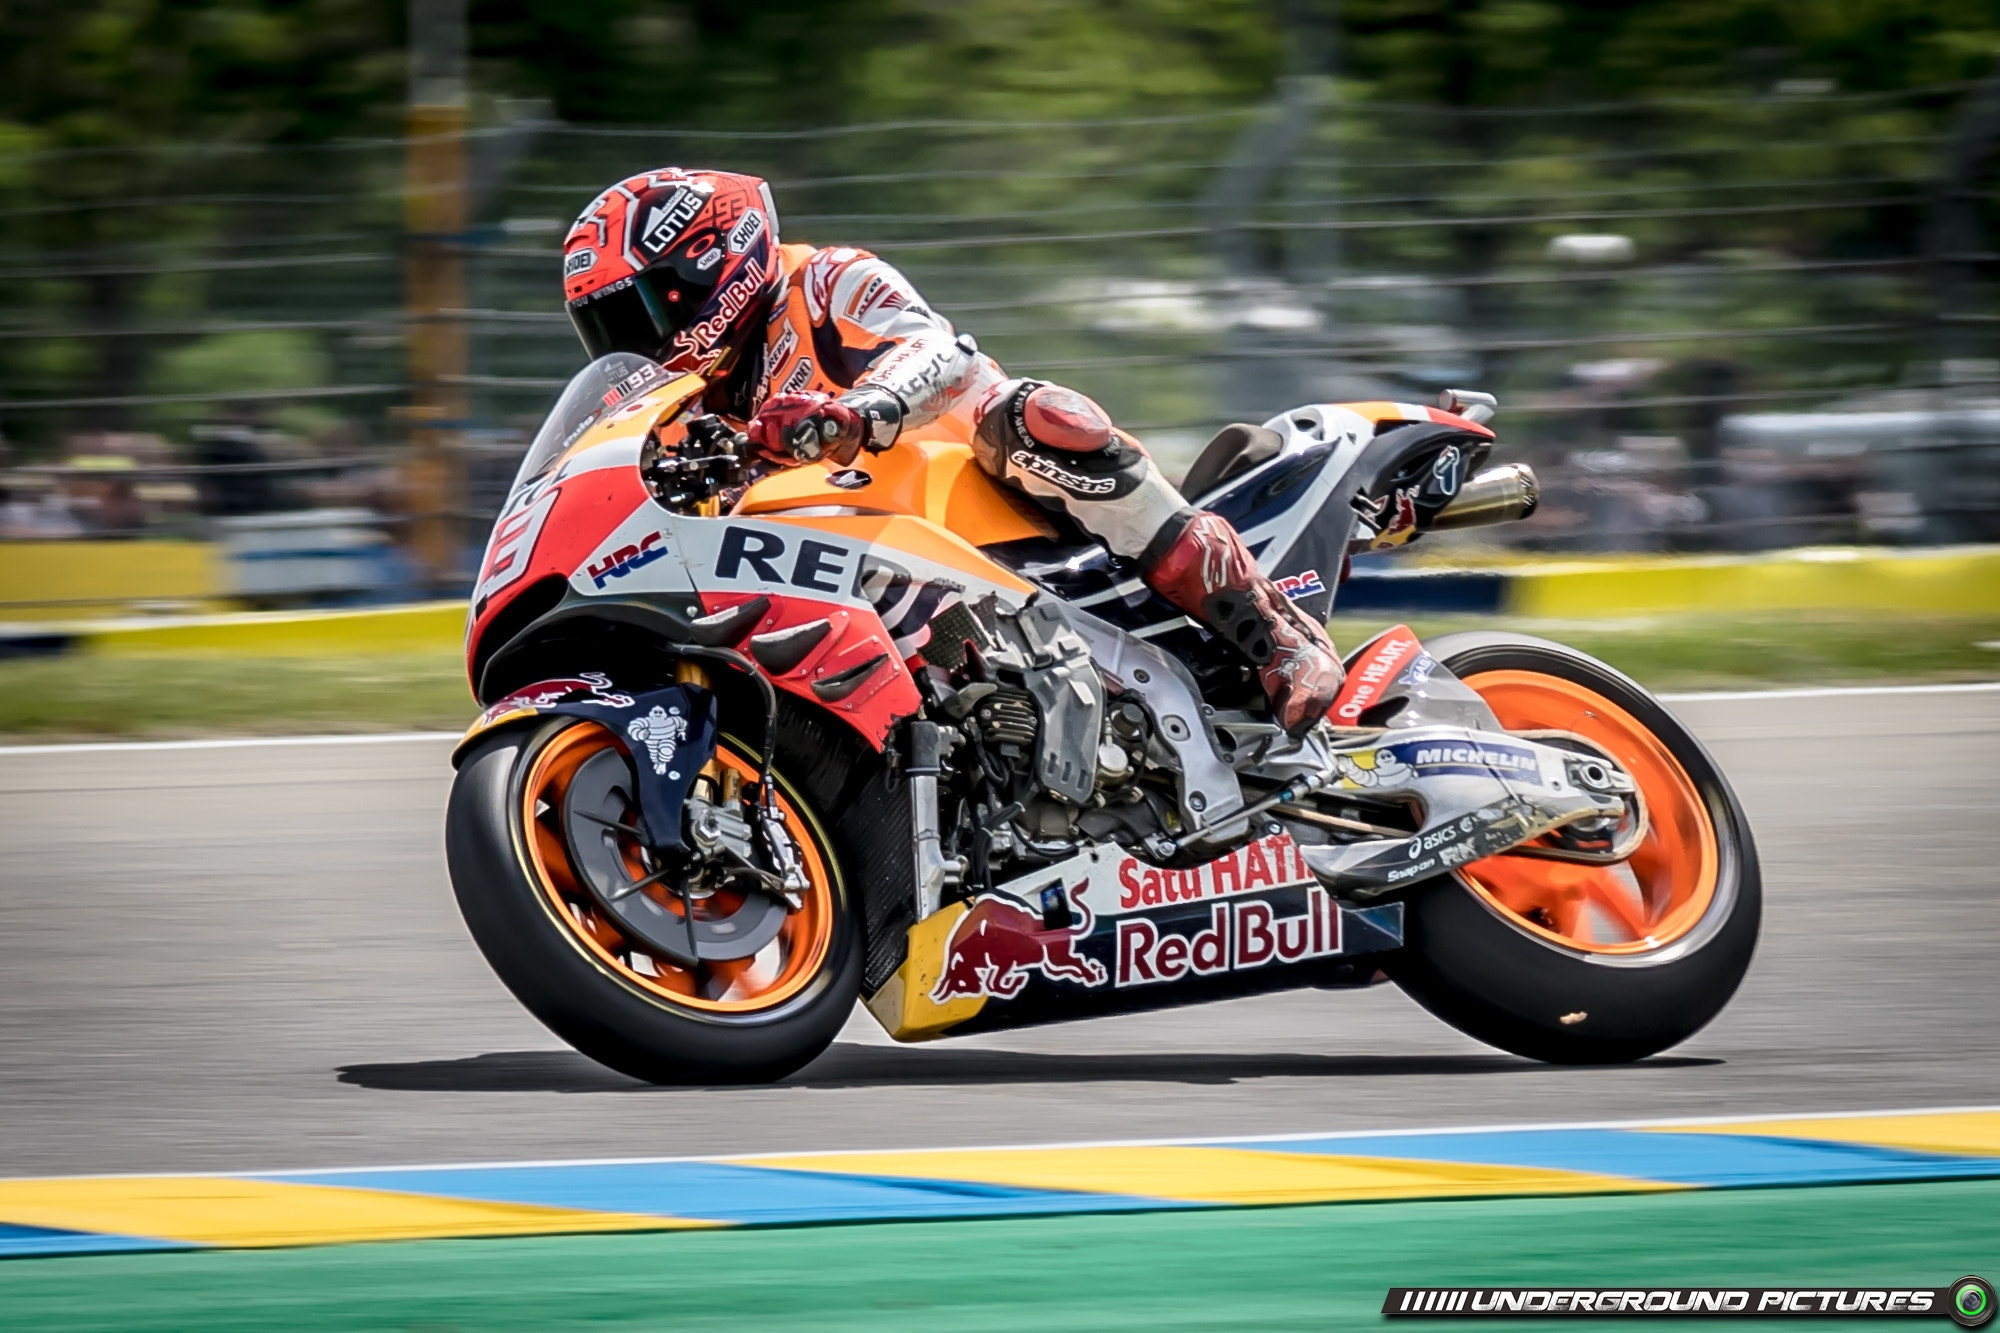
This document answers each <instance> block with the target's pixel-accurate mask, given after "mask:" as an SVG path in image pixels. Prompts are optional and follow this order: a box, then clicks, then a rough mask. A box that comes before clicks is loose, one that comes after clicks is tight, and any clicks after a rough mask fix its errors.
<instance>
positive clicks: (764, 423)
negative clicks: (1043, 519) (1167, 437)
mask: <svg viewBox="0 0 2000 1333" xmlns="http://www.w3.org/2000/svg"><path fill="white" fill-rule="evenodd" d="M563 290H564V295H565V297H566V298H567V300H568V304H569V315H570V319H571V321H572V322H573V323H574V324H575V325H576V330H577V333H578V335H579V336H580V337H581V338H582V339H583V345H584V347H585V348H586V349H588V351H589V352H590V354H591V355H592V356H593V357H597V356H603V355H605V354H606V353H609V352H620V351H622V352H634V353H638V354H640V355H643V356H648V357H651V358H653V359H654V360H656V361H658V362H660V363H661V364H663V365H664V366H665V367H666V368H667V369H669V370H672V371H677V372H682V373H691V374H698V375H701V376H703V377H704V378H706V379H708V380H709V382H710V384H711V386H712V387H711V389H710V390H709V397H708V406H709V408H710V410H711V411H716V412H720V413H723V414H725V415H728V416H733V417H735V418H737V419H739V420H744V421H747V422H748V423H749V425H748V427H747V430H748V433H749V436H750V439H751V441H752V442H753V443H754V444H755V445H756V446H757V448H758V449H759V451H760V452H761V453H762V454H763V455H764V456H765V457H767V458H768V459H770V460H771V461H773V462H774V463H777V464H779V465H783V466H795V465H797V464H800V463H807V462H812V461H815V460H818V459H822V458H826V459H830V460H832V461H834V462H837V463H839V464H840V465H841V466H843V467H844V466H846V465H848V464H850V463H852V462H853V461H854V459H855V457H856V455H857V454H858V453H859V452H860V450H861V449H862V448H864V447H866V448H868V449H869V450H871V451H875V450H882V449H887V448H889V447H890V446H891V445H893V444H894V443H895V441H896V437H897V435H898V434H899V433H900V432H902V431H904V430H908V429H911V428H913V427H916V426H922V425H925V424H927V423H929V422H932V421H935V420H937V419H938V418H939V417H943V416H946V415H952V416H956V417H958V418H960V420H961V424H962V425H963V426H965V427H966V428H967V429H966V431H965V433H966V434H968V435H969V436H970V437H971V439H972V442H973V454H974V456H975V457H976V458H977V459H978V461H979V463H980V465H981V466H982V467H983V468H985V469H986V471H987V472H989V473H990V474H992V475H993V476H994V477H996V478H998V479H999V480H1000V481H1002V482H1004V483H1005V484H1006V485H1008V486H1011V487H1013V488H1014V489H1015V490H1017V491H1020V492H1022V493H1024V494H1026V495H1027V496H1029V497H1030V498H1031V499H1033V500H1034V501H1035V502H1036V503H1038V504H1040V505H1042V506H1044V507H1047V508H1050V509H1053V510H1057V511H1060V512H1062V513H1064V514H1067V515H1068V516H1069V517H1070V518H1071V519H1072V520H1073V521H1074V522H1075V523H1076V524H1077V526H1078V527H1080V528H1082V529H1083V530H1084V531H1085V532H1088V533H1089V534H1090V535H1091V536H1092V537H1095V538H1096V539H1097V540H1098V541H1100V542H1102V543H1103V544H1104V545H1105V546H1107V547H1109V548H1110V549H1111V550H1112V551H1113V552H1115V553H1116V554H1118V555H1121V556H1125V557H1127V558H1130V559H1132V560H1135V561H1137V563H1138V567H1139V572H1140V574H1141V575H1142V576H1143V577H1144V578H1145V580H1146V583H1147V584H1148V585H1149V586H1150V587H1151V588H1152V589H1153V590H1154V591H1155V592H1157V593H1159V594H1160V595H1161V596H1162V597H1164V598H1166V599H1167V600H1168V601H1169V602H1172V603H1173V604H1174V605H1175V606H1177V607H1179V608H1180V609H1181V610H1182V611H1185V612H1186V613H1188V614H1189V615H1191V616H1194V617H1196V618H1197V619H1199V620H1200V621H1201V622H1202V623H1203V624H1204V625H1206V626H1207V627H1208V628H1209V629H1210V630H1212V631H1214V632H1215V633H1217V634H1219V635H1220V636H1221V637H1223V638H1225V639H1227V640H1228V641H1229V642H1231V643H1233V644H1235V645H1236V647H1237V648H1238V649H1239V650H1241V651H1242V652H1243V654H1244V655H1245V656H1246V657H1247V658H1248V659H1249V660H1250V661H1251V662H1252V663H1253V664H1254V665H1255V666H1256V668H1257V671H1258V675H1259V678H1260V680H1261V681H1262V683H1263V686H1264V691H1265V693H1266V695H1268V696H1269V698H1270V701H1271V707H1272V710H1273V712H1275V713H1276V715H1277V717H1278V720H1279V722H1280V723H1281V724H1282V725H1283V726H1284V728H1285V729H1286V730H1287V731H1289V732H1292V733H1293V734H1295V735H1297V734H1302V733H1304V732H1306V731H1308V730H1310V729H1311V728H1312V726H1313V725H1314V724H1315V723H1317V722H1318V721H1319V720H1320V718H1322V717H1323V716H1325V714H1326V711H1327V709H1328V708H1329V707H1331V706H1332V703H1333V700H1334V696H1335V694H1336V693H1337V692H1338V690H1339V687H1340V681H1341V665H1340V658H1339V656H1338V655H1337V654H1336V653H1335V651H1334V647H1333V644H1332V643H1331V642H1330V641H1329V640H1328V638H1327V636H1326V631H1325V629H1324V628H1323V627H1322V626H1321V625H1319V624H1318V623H1316V622H1315V621H1313V620H1312V619H1311V618H1310V617H1308V616H1306V615H1305V614H1304V613H1302V612H1301V611H1299V610H1298V609H1297V608H1296V607H1294V606H1293V605H1292V603H1291V601H1290V600H1289V599H1288V598H1287V597H1286V596H1285V595H1284V593H1282V592H1280V591H1279V589H1278V587H1277V585H1276V584H1274V583H1273V582H1272V581H1271V580H1270V579H1268V578H1266V577H1265V576H1264V575H1263V574H1262V573H1260V572H1259V571H1258V569H1257V562H1256V561H1255V560H1254V559H1253V558H1252V557H1251V555H1250V552H1249V551H1248V550H1247V549H1245V547H1244V545H1243V539H1242V538H1241V537H1240V536H1238V535H1237V533H1236V530H1235V529H1234V528H1233V527H1231V526H1230V525H1229V523H1228V522H1227V521H1226V520H1225V519H1223V518H1221V517H1220V516H1219V515H1216V514H1212V513H1208V512H1206V511H1204V510H1196V509H1194V508H1192V507H1191V506H1189V504H1188V503H1187V501H1186V500H1184V499H1182V498H1181V495H1180V493H1179V492H1178V491H1176V490H1175V489H1174V487H1173V486H1172V485H1171V484H1170V483H1169V482H1168V481H1167V479H1166V478H1165V477H1164V476H1162V475H1161V473H1160V470H1159V468H1158V467H1156V466H1154V463H1153V460H1152V458H1151V456H1149V455H1148V454H1147V453H1146V451H1145V449H1144V448H1143V447H1142V446H1141V445H1140V444H1139V442H1138V441H1137V440H1135V439H1133V438H1132V437H1131V436H1130V435H1127V434H1126V433H1124V432H1123V431H1121V430H1119V429H1117V428H1116V427H1115V426H1113V425H1112V423H1111V419H1110V417H1109V416H1107V415H1106V414H1105V412H1104V409H1102V408H1101V407H1099V406H1098V405H1097V404H1096V403H1094V402H1092V401H1091V400H1090V399H1089V398H1086V397H1085V396H1084V395H1082V394H1080V393H1077V392H1076V391H1075V390H1073V389H1066V388H1063V387H1062V386H1060V385H1056V384H1049V383H1045V382H1044V381H1041V380H1033V379H1018V378H1016V379H1010V378H1008V377H1007V375H1006V372H1004V371H1002V370H1001V369H1000V367H999V366H998V365H997V364H996V363H995V362H994V360H993V359H992V358H991V357H989V356H985V355H983V354H981V353H980V351H979V349H978V346H977V344H975V343H974V342H973V340H972V339H971V337H969V336H966V335H962V334H958V333H956V332H955V331H954V330H953V328H952V326H951V323H950V321H948V320H946V319H945V318H944V317H943V316H941V315H938V314H936V313H935V312H933V311H932V310H931V309H930V307H929V306H928V305H926V304H925V303H924V299H923V298H922V297H921V296H919V295H918V294H917V291H916V289H915V288H914V287H912V286H911V285H910V282H909V280H908V279H907V278H905V277H904V276H903V275H902V274H901V273H899V272H897V271H896V269H894V268H893V267H891V266H890V265H889V264H888V263H886V262H884V261H883V260H881V259H878V258H877V257H876V256H874V255H872V254H869V253H868V252H867V251H866V250H856V249H852V248H848V247H845V246H842V247H834V248H826V249H815V248H813V247H812V246H809V245H780V244H779V242H778V214H777V210H776V208H775V207H774V206H773V205H772V202H771V191H770V187H769V186H768V185H766V184H765V183H764V182H763V181H762V180H759V179H758V178H756V177H755V176H743V175H737V174H735V173H732V172H723V171H684V170H682V169H680V168H678V167H668V168H665V169H663V170H660V171H651V172H647V173H645V174H643V175H638V176H633V177H630V178H628V179H626V180H624V181H621V182H619V183H618V184H616V185H614V186H612V187H611V188H610V189H608V190H606V191H605V192H604V193H603V194H601V195H599V196H598V197H597V199H596V200H595V201H594V202H592V204H591V205H590V207H588V208H586V209H584V211H583V214H582V216H580V217H579V218H577V220H576V224H575V225H574V226H573V227H571V228H570V232H569V235H568V237H567V238H565V240H564V242H563Z"/></svg>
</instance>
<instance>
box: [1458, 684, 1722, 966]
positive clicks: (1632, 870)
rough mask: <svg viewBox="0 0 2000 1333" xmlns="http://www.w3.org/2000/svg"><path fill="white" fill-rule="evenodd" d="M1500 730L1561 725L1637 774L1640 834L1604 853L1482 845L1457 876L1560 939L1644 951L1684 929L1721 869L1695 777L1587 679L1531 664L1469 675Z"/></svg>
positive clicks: (1532, 927) (1579, 946)
mask: <svg viewBox="0 0 2000 1333" xmlns="http://www.w3.org/2000/svg"><path fill="white" fill-rule="evenodd" d="M1464 681H1465V684H1467V685H1468V686H1470V687H1471V688H1472V689H1473V690H1475V691H1476V692H1477V693H1478V694H1479V695H1480V696H1481V697H1482V698H1483V699H1485V701H1486V703H1487V705H1488V706H1489V707H1490V708H1492V710H1493V712H1494V715H1495V716H1496V717H1498V718H1499V720H1500V725H1501V726H1503V727H1505V728H1506V729H1507V730H1509V731H1567V732H1571V733H1574V734H1575V735H1578V736H1581V737H1583V738H1584V739H1586V740H1588V741H1590V742H1591V743H1592V744H1594V745H1596V746H1597V747H1599V748H1601V749H1602V750H1603V751H1604V752H1605V753H1606V754H1608V755H1610V756H1611V757H1612V758H1613V759H1615V760H1616V761H1617V762H1618V764H1619V765H1620V766H1621V767H1622V768H1623V769H1624V770H1625V771H1626V773H1628V774H1630V775H1631V777H1632V779H1633V781H1634V782H1635V783H1637V784H1638V787H1639V792H1640V796H1641V798H1642V799H1643V801H1644V803H1645V807H1646V813H1647V828H1646V835H1645V837H1644V838H1643V839H1641V841H1640V842H1639V845H1638V847H1637V848H1635V849H1634V851H1633V852H1632V854H1631V856H1629V857H1628V858H1626V859H1625V860H1624V861H1621V862H1618V863H1615V864H1611V865H1591V864H1582V863H1577V862H1568V861H1557V860H1547V859H1543V858H1539V857H1528V856H1510V855H1506V854H1504V853H1503V854H1501V855H1499V856H1489V857H1486V858H1484V859H1482V860H1478V861H1474V862H1472V863H1470V864H1468V865H1466V866H1463V867H1461V868H1460V870H1459V871H1458V876H1459V878H1460V879H1461V880H1462V881H1463V882H1464V883H1465V885H1466V887H1467V888H1469V889H1471V890H1472V892H1473V893H1474V894H1476V895H1477V896H1478V897H1479V898H1481V899H1482V900H1483V901H1484V902H1485V903H1486V904H1487V905H1488V906H1489V907H1491V908H1492V909H1493V910H1494V911H1496V912H1498V913H1499V914H1500V916H1501V917H1502V918H1503V919H1505V920H1507V921H1508V922H1510V923H1511V924H1513V925H1514V926H1516V927H1518V928H1519V929H1521V930H1524V931H1527V932H1528V933H1529V934H1531V935H1535V936H1537V937H1540V938H1542V939H1545V940H1547V941H1549V942H1550V943H1553V944H1557V945H1560V946H1561V947H1563V948H1565V949H1570V950H1574V951H1577V952H1580V953H1587V954H1602V955H1633V954H1647V953H1652V952H1654V951H1656V950H1660V949H1664V948H1667V947H1668V946H1670V945H1672V944H1674V943H1676V942H1677V941H1679V940H1681V939H1683V938H1685V937H1686V936H1687V935H1688V934H1689V932H1691V931H1693V930H1694V929H1695V927H1696V926H1697V925H1699V924H1700V923H1701V921H1702V920H1703V918H1704V917H1705V916H1706V915H1707V914H1708V911H1709V909H1710V907H1711V906H1712V905H1713V904H1714V902H1715V897H1716V889H1717V885H1718V883H1719V881H1720V878H1721V856H1720V853H1719V850H1718V845H1717V838H1716V829H1715V820H1714V817H1713V815H1712V814H1711V813H1710V810H1709V807H1708V803H1707V801H1705V800H1704V799H1703V798H1702V795H1701V791H1700V789H1699V788H1697V787H1696V786H1695V783H1694V779H1693V778H1691V777H1689V776H1688V772H1687V769H1686V768H1685V767H1683V766H1682V764H1681V762H1680V761H1679V760H1678V759H1676V758H1675V757H1674V755H1673V753H1672V752H1671V751H1670V750H1668V748H1667V747H1666V745H1665V744H1664V743H1663V742H1662V741H1661V740H1660V738H1659V737H1658V736H1656V735H1654V734H1653V731H1652V729H1651V728H1649V727H1647V726H1646V725H1645V724H1644V723H1642V722H1641V721H1639V719H1638V718H1636V717H1634V716H1633V715H1632V714H1631V713H1630V712H1628V711H1627V710H1626V709H1624V708H1622V707H1620V706H1619V705H1618V704H1616V703H1614V702H1613V701H1612V700H1611V699H1609V698H1607V697H1606V696H1605V695H1603V694H1601V693H1599V692H1598V691H1597V690H1594V689H1592V688H1590V687H1589V686H1587V685H1582V684H1579V683H1577V682H1575V681H1571V680H1567V679H1565V678H1563V677H1560V676H1554V675H1549V674H1545V673H1543V672H1539V671H1518V670H1504V671H1483V672H1478V673H1475V674H1471V675H1468V676H1466V677H1465V678H1464Z"/></svg>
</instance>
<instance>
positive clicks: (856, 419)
mask: <svg viewBox="0 0 2000 1333" xmlns="http://www.w3.org/2000/svg"><path fill="white" fill-rule="evenodd" d="M746 433H747V434H748V435H749V436H750V443H751V444H753V445H755V446H756V447H757V449H758V450H759V451H760V452H761V453H762V454H763V455H764V456H765V457H766V458H768V459H770V460H772V461H773V462H775V463H780V464H782V465H784V466H786V467H793V466H796V465H797V464H800V463H813V462H817V461H819V460H820V459H821V458H831V459H832V460H833V461H834V462H836V463H838V464H840V465H841V466H842V467H846V466H847V465H848V464H849V463H852V462H853V461H854V458H855V455H856V454H859V453H860V452H861V442H862V439H863V437H864V436H865V435H866V434H867V431H866V428H865V425H864V423H863V421H862V418H861V414H860V413H858V412H856V411H855V410H854V409H853V408H851V407H848V406H847V405H846V404H844V403H842V402H841V401H840V400H839V399H838V398H835V397H834V396H833V395H832V394H828V393H811V392H808V393H777V394H772V395H771V396H770V397H769V398H768V399H766V400H765V402H764V405H763V406H762V407H760V408H758V409H757V415H756V416H755V417H752V418H751V420H750V425H749V426H748V427H747V428H746Z"/></svg>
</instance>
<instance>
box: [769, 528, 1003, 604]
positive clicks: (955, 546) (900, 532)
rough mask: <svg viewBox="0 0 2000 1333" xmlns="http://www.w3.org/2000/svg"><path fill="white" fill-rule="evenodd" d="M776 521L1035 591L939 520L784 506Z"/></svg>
mask: <svg viewBox="0 0 2000 1333" xmlns="http://www.w3.org/2000/svg"><path fill="white" fill-rule="evenodd" d="M764 517H765V519H766V520H767V521H769V522H772V523H786V524H796V525H797V526H799V527H802V528H818V529H819V530H820V531H822V532H831V533H834V534H836V535H838V536H842V537H845V538H847V539H848V540H849V541H854V542H863V543H866V544H867V545H869V546H870V547H873V548H874V549H875V550H877V551H882V552H890V551H901V552H903V553H904V554H906V555H912V556H915V557H917V558H918V559H919V560H926V561H929V562H930V563H932V564H934V565H942V566H944V567H945V568H946V569H955V570H957V571H958V572H959V573H961V574H969V575H971V576H972V577H973V578H975V579H978V580H980V581H981V582H983V583H986V584H990V585H992V586H994V587H998V588H1006V589H1009V590H1010V591H1013V592H1018V593H1031V592H1033V591H1034V590H1035V588H1034V585H1033V584H1031V583H1028V582H1026V581H1024V580H1022V579H1020V578H1017V577H1015V575H1014V574H1013V573H1012V572H1011V571H1009V570H1007V569H1005V568H1003V567H1002V566H1000V565H997V564H995V563H994V562H993V561H991V560H989V559H987V558H986V555H985V553H983V552H982V551H980V550H979V548H978V547H976V546H973V545H972V544H971V543H970V542H968V541H966V540H965V539H964V538H963V537H961V536H959V535H958V534H957V533H956V532H948V531H946V530H945V529H943V528H940V527H938V526H937V525H936V524H935V523H926V522H924V521H923V520H922V519H917V518H910V517H908V516H906V515H903V514H852V513H850V514H801V515H798V516H796V517H794V516H791V515H787V514H786V513H784V512H783V511H782V510H781V511H779V512H777V513H772V514H766V515H765V516H764Z"/></svg>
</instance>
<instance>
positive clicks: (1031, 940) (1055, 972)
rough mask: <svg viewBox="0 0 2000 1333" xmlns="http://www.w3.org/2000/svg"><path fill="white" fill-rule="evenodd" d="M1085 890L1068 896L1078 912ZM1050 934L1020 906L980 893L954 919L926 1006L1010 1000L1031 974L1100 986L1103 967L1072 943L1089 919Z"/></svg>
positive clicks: (1073, 890)
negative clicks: (966, 999) (969, 999)
mask: <svg viewBox="0 0 2000 1333" xmlns="http://www.w3.org/2000/svg"><path fill="white" fill-rule="evenodd" d="M1083 888H1084V886H1083V885H1081V884H1079V885H1076V886H1074V887H1072V888H1071V889H1070V891H1069V898H1070V901H1071V902H1072V903H1074V904H1075V905H1076V906H1078V907H1079V908H1080V907H1081V906H1082V903H1081V901H1080V899H1081V896H1082V891H1083ZM1076 916H1077V917H1078V919H1076V920H1073V921H1071V922H1069V923H1067V924H1065V925H1062V926H1058V927H1055V928H1053V929H1051V928H1050V927H1049V926H1047V925H1046V924H1045V923H1044V921H1043V919H1042V915H1041V913H1039V912H1036V911H1033V910H1032V909H1030V908H1029V907H1027V906H1026V905H1025V904H1023V903H1021V902H1019V901H1017V900H1015V899H1013V898H1003V897H1000V896H998V895H996V894H981V895H980V896H979V897H978V898H977V899H975V900H974V901H973V904H972V910H971V911H969V912H967V913H966V914H965V915H964V916H963V917H961V918H960V919H959V922H958V925H957V926H956V927H954V928H953V930H952V932H951V939H950V940H949V941H948V942H947V943H946V944H945V948H944V967H943V968H942V969H941V970H940V972H939V975H938V980H937V985H936V986H935V987H933V988H932V989H931V1002H932V1003H933V1004H943V1003H944V1002H945V1001H947V1000H951V999H956V998H959V997H961V996H974V995H990V996H993V997H994V998H995V999H1000V1000H1011V999H1013V998H1014V997H1015V996H1017V995H1019V994H1020V993H1021V991H1022V989H1023V988H1024V987H1026V986H1027V984H1028V981H1029V978H1030V977H1031V976H1032V975H1033V974H1034V973H1037V972H1039V973H1041V974H1042V975H1043V976H1045V977H1048V978H1049V979H1050V980H1062V981H1074V982H1077V983H1078V984H1080V985H1084V986H1102V985H1103V984H1104V983H1105V981H1106V980H1107V979H1108V974H1107V973H1106V972H1105V970H1104V965H1103V964H1102V963H1100V962H1098V961H1097V960H1096V959H1094V958H1086V957H1084V956H1083V955H1082V954H1079V953H1077V952H1076V948H1075V945H1076V941H1077V940H1079V939H1081V938H1082V937H1083V936H1085V935H1087V934H1089V933H1090V914H1089V912H1087V911H1084V912H1080V913H1077V914H1076Z"/></svg>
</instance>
